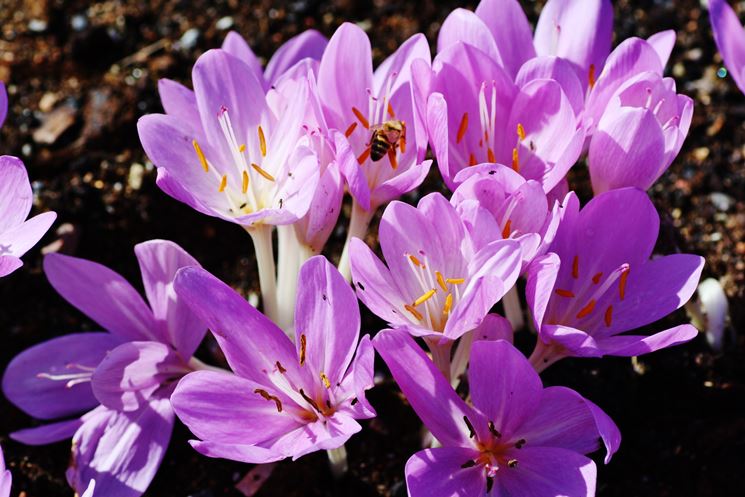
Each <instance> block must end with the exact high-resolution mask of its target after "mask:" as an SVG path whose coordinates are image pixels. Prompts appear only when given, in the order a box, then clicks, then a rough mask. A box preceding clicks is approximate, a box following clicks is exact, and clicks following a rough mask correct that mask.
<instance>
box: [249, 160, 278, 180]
mask: <svg viewBox="0 0 745 497" xmlns="http://www.w3.org/2000/svg"><path fill="white" fill-rule="evenodd" d="M251 167H253V168H254V169H255V170H256V172H257V173H259V174H260V175H262V176H263V177H264V178H266V179H268V180H269V181H274V176H272V175H271V174H269V173H268V172H266V171H265V170H263V169H262V168H261V166H259V165H258V164H255V163H253V162H252V163H251Z"/></svg>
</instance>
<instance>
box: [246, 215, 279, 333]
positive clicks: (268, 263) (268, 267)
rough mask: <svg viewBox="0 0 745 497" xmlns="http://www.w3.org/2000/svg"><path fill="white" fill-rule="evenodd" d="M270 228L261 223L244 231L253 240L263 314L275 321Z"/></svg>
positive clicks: (275, 303)
mask: <svg viewBox="0 0 745 497" xmlns="http://www.w3.org/2000/svg"><path fill="white" fill-rule="evenodd" d="M272 228H273V227H272V226H270V225H265V224H261V225H258V226H252V227H250V228H247V229H246V231H248V234H249V235H251V238H252V239H253V242H254V251H255V252H256V264H257V265H258V267H259V285H261V301H262V302H263V304H264V314H265V315H266V316H267V317H268V318H269V319H271V320H272V321H274V322H275V323H276V322H277V321H278V319H279V311H278V309H277V274H276V268H275V265H274V248H273V245H272Z"/></svg>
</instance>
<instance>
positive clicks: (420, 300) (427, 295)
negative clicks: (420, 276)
mask: <svg viewBox="0 0 745 497" xmlns="http://www.w3.org/2000/svg"><path fill="white" fill-rule="evenodd" d="M435 293H437V290H435V289H434V288H433V289H432V290H430V291H428V292H427V293H425V294H424V295H422V296H421V297H419V298H418V299H416V300H415V301H414V307H416V306H418V305H421V304H423V303H425V302H426V301H428V300H429V299H431V298H432V297H434V295H435Z"/></svg>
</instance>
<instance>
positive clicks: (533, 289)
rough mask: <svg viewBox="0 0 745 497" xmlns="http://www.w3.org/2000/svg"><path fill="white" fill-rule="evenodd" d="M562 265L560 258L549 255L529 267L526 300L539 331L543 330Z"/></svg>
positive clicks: (539, 258) (535, 260)
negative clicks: (542, 325)
mask: <svg viewBox="0 0 745 497" xmlns="http://www.w3.org/2000/svg"><path fill="white" fill-rule="evenodd" d="M560 264H561V262H560V261H559V256H557V255H556V254H554V253H548V254H546V255H545V256H542V257H537V258H536V259H534V260H533V262H532V263H531V264H530V266H528V270H527V282H526V285H525V299H526V300H527V302H528V308H529V309H530V313H531V315H532V316H533V324H534V325H535V328H536V329H537V330H539V329H541V324H542V323H543V317H544V316H545V315H546V308H547V307H548V303H549V301H550V300H551V296H552V295H553V291H554V285H555V284H556V277H557V276H558V275H559V267H560Z"/></svg>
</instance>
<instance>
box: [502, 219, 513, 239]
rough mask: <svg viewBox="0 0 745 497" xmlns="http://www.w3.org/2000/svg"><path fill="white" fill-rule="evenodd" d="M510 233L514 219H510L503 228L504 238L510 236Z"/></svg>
mask: <svg viewBox="0 0 745 497" xmlns="http://www.w3.org/2000/svg"><path fill="white" fill-rule="evenodd" d="M510 233H512V220H511V219H508V220H507V222H506V223H504V229H503V230H502V238H509V237H510Z"/></svg>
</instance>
